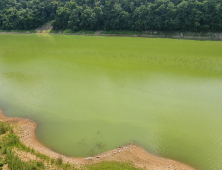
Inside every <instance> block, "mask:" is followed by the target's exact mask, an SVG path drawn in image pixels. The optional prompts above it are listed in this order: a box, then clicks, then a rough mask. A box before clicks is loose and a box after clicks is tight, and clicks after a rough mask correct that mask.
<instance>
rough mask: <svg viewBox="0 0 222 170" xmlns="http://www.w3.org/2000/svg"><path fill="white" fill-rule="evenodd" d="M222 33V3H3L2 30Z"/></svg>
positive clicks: (80, 0)
mask: <svg viewBox="0 0 222 170" xmlns="http://www.w3.org/2000/svg"><path fill="white" fill-rule="evenodd" d="M50 20H53V21H52V25H53V28H54V29H56V30H65V29H71V30H73V31H78V30H134V31H141V30H162V31H198V32H200V31H213V32H216V31H218V32H221V31H222V0H205V1H202V0H200V1H197V0H71V1H63V0H0V29H2V30H32V29H35V28H37V27H39V26H41V25H43V24H44V23H45V22H47V21H50Z"/></svg>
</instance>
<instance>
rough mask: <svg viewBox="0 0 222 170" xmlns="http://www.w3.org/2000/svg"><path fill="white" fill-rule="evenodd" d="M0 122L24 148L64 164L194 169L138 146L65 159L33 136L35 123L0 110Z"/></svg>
mask: <svg viewBox="0 0 222 170" xmlns="http://www.w3.org/2000/svg"><path fill="white" fill-rule="evenodd" d="M0 121H2V122H7V123H11V124H12V125H14V126H15V127H16V128H15V133H16V134H17V135H18V136H19V137H20V140H21V142H22V143H24V145H25V146H27V147H31V148H33V149H35V150H36V151H37V152H39V153H41V154H44V155H47V156H49V157H51V158H58V157H62V159H63V161H64V162H69V163H71V164H75V165H77V166H78V165H83V166H84V165H88V164H92V163H98V162H101V161H131V162H132V163H133V164H134V165H135V166H136V167H140V168H146V169H153V170H194V168H192V167H190V166H188V165H185V164H183V163H180V162H177V161H174V160H171V159H166V158H162V157H157V156H154V155H151V154H149V153H148V152H146V151H145V150H144V149H143V148H141V147H140V146H138V145H126V146H122V147H119V148H117V149H114V150H111V151H107V152H105V153H102V154H100V155H96V156H94V157H88V158H75V157H66V156H64V155H62V154H59V153H56V152H54V151H52V150H50V149H49V148H47V147H46V146H44V145H43V144H41V143H40V142H39V141H38V140H37V138H36V135H35V130H36V123H35V122H33V121H32V120H29V119H23V118H17V117H6V116H4V115H3V113H2V110H1V109H0Z"/></svg>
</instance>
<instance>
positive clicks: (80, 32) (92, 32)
mask: <svg viewBox="0 0 222 170" xmlns="http://www.w3.org/2000/svg"><path fill="white" fill-rule="evenodd" d="M95 32H96V31H88V30H81V31H78V32H77V33H78V34H95Z"/></svg>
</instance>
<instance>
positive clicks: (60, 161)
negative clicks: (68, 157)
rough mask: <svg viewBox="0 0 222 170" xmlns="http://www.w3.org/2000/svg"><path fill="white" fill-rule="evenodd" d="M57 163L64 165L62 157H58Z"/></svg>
mask: <svg viewBox="0 0 222 170" xmlns="http://www.w3.org/2000/svg"><path fill="white" fill-rule="evenodd" d="M56 163H57V165H62V158H61V157H58V158H57V160H56Z"/></svg>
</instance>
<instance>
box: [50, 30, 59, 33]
mask: <svg viewBox="0 0 222 170" xmlns="http://www.w3.org/2000/svg"><path fill="white" fill-rule="evenodd" d="M60 32H61V31H59V30H50V31H49V33H60Z"/></svg>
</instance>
